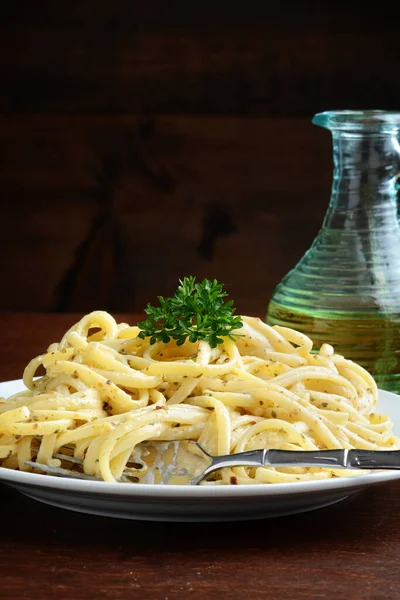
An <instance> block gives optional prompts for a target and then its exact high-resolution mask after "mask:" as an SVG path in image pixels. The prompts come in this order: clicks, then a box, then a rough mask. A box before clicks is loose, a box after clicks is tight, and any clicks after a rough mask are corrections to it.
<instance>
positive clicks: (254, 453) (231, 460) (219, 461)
mask: <svg viewBox="0 0 400 600" xmlns="http://www.w3.org/2000/svg"><path fill="white" fill-rule="evenodd" d="M267 452H268V450H247V451H246V452H238V453H237V454H226V455H224V456H214V457H213V462H212V465H211V466H210V467H209V468H208V469H207V471H208V472H211V471H216V470H217V469H222V468H223V467H263V466H264V465H265V464H266V462H265V461H266V457H267Z"/></svg>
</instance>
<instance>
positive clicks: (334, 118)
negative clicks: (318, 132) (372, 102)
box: [312, 110, 400, 134]
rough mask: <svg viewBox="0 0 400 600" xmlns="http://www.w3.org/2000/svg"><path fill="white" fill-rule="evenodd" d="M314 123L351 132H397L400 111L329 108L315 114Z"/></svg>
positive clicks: (399, 126) (333, 129)
mask: <svg viewBox="0 0 400 600" xmlns="http://www.w3.org/2000/svg"><path fill="white" fill-rule="evenodd" d="M312 122H313V123H314V125H319V126H320V127H325V128H326V129H330V130H331V131H347V132H349V133H352V132H353V133H357V132H360V133H395V134H397V133H398V132H399V130H400V111H391V110H328V111H325V112H321V113H317V114H316V115H314V117H313V119H312Z"/></svg>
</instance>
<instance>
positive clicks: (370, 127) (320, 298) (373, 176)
mask: <svg viewBox="0 0 400 600" xmlns="http://www.w3.org/2000/svg"><path fill="white" fill-rule="evenodd" d="M313 122H314V123H315V124H317V125H321V126H322V127H325V128H327V129H329V130H330V131H331V132H332V138H333V156H334V175H333V185H332V195H331V201H330V205H329V208H328V211H327V213H326V216H325V219H324V223H323V226H322V228H321V230H320V232H319V234H318V235H317V237H316V239H315V240H314V242H313V244H312V245H311V248H310V249H309V250H308V251H307V252H306V254H305V255H304V256H303V257H302V259H301V260H300V261H299V262H298V264H297V265H296V266H295V267H294V269H292V270H291V271H290V272H289V273H288V274H287V275H286V276H285V277H284V278H283V280H282V281H281V282H280V283H279V284H278V286H277V287H276V289H275V291H274V293H273V296H272V298H271V301H270V303H269V306H268V313H267V322H268V323H269V324H270V325H284V326H287V327H292V328H293V329H297V330H298V331H301V332H303V333H305V334H306V335H308V336H309V337H310V338H311V339H312V340H313V341H314V347H315V348H316V349H318V348H319V347H320V345H321V344H322V343H323V342H328V343H330V344H332V346H334V348H335V350H336V352H338V353H339V354H343V355H344V356H345V357H346V358H349V359H351V360H354V361H356V362H357V363H359V364H360V365H362V366H363V367H365V368H366V369H367V370H368V371H369V372H370V373H371V374H372V375H373V376H374V378H375V380H376V382H377V384H378V387H380V388H381V389H385V390H389V391H393V392H397V393H400V227H399V218H398V202H397V177H398V176H399V174H400V145H399V130H400V113H395V112H385V111H330V112H324V113H319V114H317V115H315V116H314V119H313Z"/></svg>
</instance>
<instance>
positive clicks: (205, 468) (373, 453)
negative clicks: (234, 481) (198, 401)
mask: <svg viewBox="0 0 400 600" xmlns="http://www.w3.org/2000/svg"><path fill="white" fill-rule="evenodd" d="M140 447H141V448H142V449H143V450H145V451H148V450H151V449H152V448H153V449H154V450H155V452H156V454H155V456H154V460H153V464H152V466H151V467H150V468H148V469H147V468H146V469H145V470H146V472H145V475H144V476H143V477H142V478H141V479H139V477H137V475H138V474H140V470H141V469H139V468H138V467H140V466H141V464H145V463H142V461H141V462H140V463H138V460H137V456H136V455H135V456H132V457H131V459H130V460H131V461H132V462H133V463H134V464H135V465H136V468H135V467H134V466H133V467H132V468H129V469H125V470H124V471H123V473H122V476H121V478H120V480H119V481H120V482H123V483H124V482H130V483H132V482H133V483H137V482H138V481H139V480H140V482H141V483H161V484H186V485H187V484H189V485H198V484H199V483H201V481H203V479H204V478H205V477H207V476H208V475H210V474H211V473H214V472H215V471H218V470H219V469H223V468H224V467H239V466H241V467H265V466H272V467H283V466H293V467H321V468H329V469H340V468H344V469H400V450H357V449H351V450H347V449H344V450H343V449H342V450H277V449H269V450H264V449H260V450H249V451H246V452H239V453H236V454H228V455H224V456H212V455H211V454H209V453H208V452H206V451H205V450H204V448H203V447H202V446H200V444H198V443H197V442H194V441H183V442H144V443H143V444H141V445H140ZM135 454H136V453H135ZM54 458H59V459H60V460H62V461H65V462H70V463H73V464H76V465H78V466H80V467H81V468H82V467H83V464H82V461H81V460H79V459H76V458H74V457H73V456H68V455H64V454H60V453H59V454H55V455H54ZM26 464H27V465H28V466H30V467H32V468H34V469H38V470H39V471H42V472H44V473H48V474H50V475H56V476H59V477H72V478H76V479H87V480H96V481H99V478H98V477H94V476H91V475H86V474H85V473H83V472H77V471H73V470H69V469H64V468H60V467H51V466H48V465H44V464H41V463H38V462H35V461H26ZM128 465H129V461H128ZM135 473H136V475H135Z"/></svg>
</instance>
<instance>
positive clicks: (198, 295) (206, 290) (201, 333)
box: [138, 277, 243, 348]
mask: <svg viewBox="0 0 400 600" xmlns="http://www.w3.org/2000/svg"><path fill="white" fill-rule="evenodd" d="M179 283H180V285H179V287H178V289H177V290H176V292H175V294H174V295H173V296H172V297H171V298H163V296H158V302H159V306H152V305H151V304H148V305H147V308H146V309H145V312H146V314H147V319H146V320H145V321H141V322H139V323H138V327H139V329H140V330H141V331H140V333H139V337H140V338H142V339H144V338H145V337H150V344H154V343H155V342H156V341H161V342H165V343H167V342H169V341H170V339H171V338H172V339H173V340H175V341H176V343H177V345H178V346H181V345H182V344H183V343H184V342H185V340H186V339H189V341H190V342H197V341H199V340H205V341H206V342H208V343H209V344H210V346H211V347H212V348H215V347H216V346H217V345H218V344H222V342H223V337H228V338H230V339H231V340H234V339H235V338H236V337H240V334H238V333H233V330H235V329H240V328H241V327H242V326H243V323H242V320H241V318H240V317H237V316H234V313H235V308H234V306H233V302H232V301H229V302H224V300H223V299H224V298H225V296H227V293H226V292H224V291H223V289H222V285H221V284H220V283H218V281H216V279H214V281H210V280H209V279H203V281H202V282H201V283H196V278H195V277H185V278H184V279H183V280H179Z"/></svg>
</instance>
